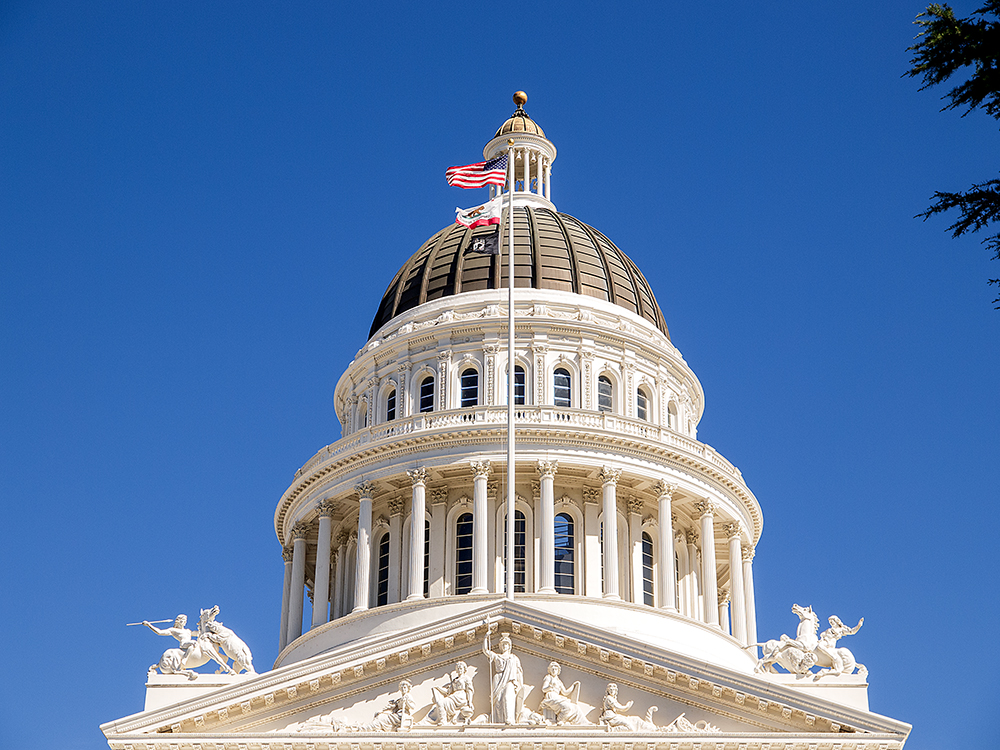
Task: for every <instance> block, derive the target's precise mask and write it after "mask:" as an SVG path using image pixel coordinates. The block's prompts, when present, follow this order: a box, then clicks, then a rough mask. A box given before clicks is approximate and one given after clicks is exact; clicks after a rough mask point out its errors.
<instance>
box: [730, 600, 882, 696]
mask: <svg viewBox="0 0 1000 750" xmlns="http://www.w3.org/2000/svg"><path fill="white" fill-rule="evenodd" d="M792 612H793V613H794V614H795V615H797V616H798V618H799V627H798V630H796V632H795V637H794V638H791V637H790V636H787V635H782V636H781V638H779V639H778V640H770V641H766V642H765V643H751V644H750V645H749V646H746V647H745V648H757V647H759V648H760V649H761V657H760V659H758V660H757V665H756V666H755V667H754V671H755V672H775V673H776V672H777V670H776V669H775V668H774V667H775V665H777V666H779V667H783V668H784V669H786V670H787V671H789V672H791V673H792V674H796V675H800V676H804V675H807V674H811V675H812V676H813V679H814V680H819V679H820V678H822V677H824V676H826V675H834V676H838V675H842V674H843V675H849V674H854V671H855V670H857V672H858V674H859V675H861V676H862V677H864V676H865V675H867V674H868V668H867V667H866V666H865V665H864V664H859V663H858V662H857V660H856V659H855V658H854V654H852V653H851V651H850V649H847V648H843V647H839V648H838V647H837V641H838V640H839V639H840V638H843V637H844V636H846V635H854V634H855V633H857V632H858V631H859V630H861V626H862V625H863V624H864V622H865V618H863V617H862V618H861V619H860V620H858V624H857V625H855V626H854V627H853V628H850V627H848V626H847V625H844V623H843V622H842V621H841V619H840V618H839V617H837V616H836V615H831V616H830V617H829V623H830V627H829V628H827V629H826V630H824V631H823V632H822V633H819V618H818V617H817V616H816V614H815V613H814V612H813V609H812V607H811V606H810V607H800V606H799V605H798V604H793V605H792ZM818 633H819V634H818ZM817 634H818V635H817ZM813 667H820V670H819V671H818V672H815V673H814V672H812V671H811V670H812V668H813Z"/></svg>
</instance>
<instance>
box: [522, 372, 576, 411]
mask: <svg viewBox="0 0 1000 750" xmlns="http://www.w3.org/2000/svg"><path fill="white" fill-rule="evenodd" d="M515 372H516V370H515ZM571 383H572V379H571V378H570V374H569V370H566V369H565V368H562V367H560V368H559V369H557V370H556V371H555V372H554V373H552V401H553V403H554V404H555V405H556V406H571V405H572V395H573V393H572V390H571V385H570V384H571Z"/></svg>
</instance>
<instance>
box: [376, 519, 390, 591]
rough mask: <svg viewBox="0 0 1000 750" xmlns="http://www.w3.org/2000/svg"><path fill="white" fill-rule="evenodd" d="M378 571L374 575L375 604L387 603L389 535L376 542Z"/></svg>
mask: <svg viewBox="0 0 1000 750" xmlns="http://www.w3.org/2000/svg"><path fill="white" fill-rule="evenodd" d="M377 570H378V573H377V575H376V577H375V606H376V607H381V606H382V605H383V604H388V603H389V535H388V534H383V535H382V540H381V541H380V542H379V543H378V568H377Z"/></svg>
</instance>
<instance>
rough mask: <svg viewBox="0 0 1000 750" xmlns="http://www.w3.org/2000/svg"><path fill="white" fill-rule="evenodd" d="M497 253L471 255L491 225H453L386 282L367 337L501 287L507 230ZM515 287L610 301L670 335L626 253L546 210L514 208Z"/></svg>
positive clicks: (575, 222)
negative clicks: (433, 307)
mask: <svg viewBox="0 0 1000 750" xmlns="http://www.w3.org/2000/svg"><path fill="white" fill-rule="evenodd" d="M506 229H507V228H506V224H504V225H503V231H501V233H500V242H501V247H502V249H503V254H501V255H483V254H481V253H477V252H474V251H473V250H472V239H473V238H474V237H479V236H486V235H491V234H493V233H494V232H495V231H496V229H495V228H494V227H477V228H476V229H466V228H465V227H463V226H462V225H461V224H451V225H450V226H447V227H445V228H444V229H442V230H441V231H440V232H438V233H437V234H435V235H434V236H433V237H431V238H430V239H429V240H427V242H425V243H424V244H423V245H421V246H420V249H419V250H417V252H416V253H414V254H413V256H412V257H411V258H410V259H409V260H408V261H406V263H405V264H404V265H403V267H402V268H401V269H399V273H397V274H396V278H394V279H393V280H392V283H391V284H389V288H388V289H386V291H385V294H384V295H383V296H382V302H381V303H380V304H379V307H378V312H377V313H376V314H375V320H374V321H373V322H372V327H371V331H370V332H369V334H368V336H369V338H370V337H371V336H374V335H375V333H376V332H377V331H378V330H379V329H380V328H381V327H382V326H384V325H385V324H386V323H388V322H389V321H390V320H392V319H393V318H394V317H396V316H397V315H399V314H400V313H403V312H406V311H407V310H411V309H413V308H414V307H417V306H418V305H422V304H423V303H425V302H432V301H433V300H436V299H440V298H442V297H449V296H451V295H453V294H461V293H462V292H475V291H480V290H482V289H505V288H506V287H507V260H506V252H507V239H506V237H507V231H506ZM514 286H515V287H520V288H532V289H554V290H556V291H560V292H574V293H576V294H584V295H587V296H589V297H596V298H597V299H602V300H606V301H608V302H613V303H614V304H616V305H619V306H621V307H624V308H625V309H626V310H628V311H629V312H633V313H635V314H637V315H639V316H641V317H643V318H645V319H646V320H648V321H649V322H650V323H652V324H653V325H655V326H656V327H657V328H659V329H660V330H661V331H662V332H663V334H664V335H665V336H667V337H668V338H669V337H670V334H669V332H668V331H667V324H666V321H664V319H663V313H662V312H661V311H660V306H659V305H657V304H656V298H655V297H654V296H653V290H652V289H650V287H649V282H647V281H646V279H645V278H644V277H643V275H642V273H641V272H640V271H639V269H638V268H637V267H636V265H635V263H633V262H632V261H631V260H630V259H629V257H628V256H627V255H625V253H623V252H622V251H621V250H619V249H618V248H617V247H616V246H615V244H614V243H613V242H612V241H611V240H609V239H608V238H607V237H605V236H604V235H603V234H601V233H600V232H598V231H597V230H596V229H594V228H593V227H590V226H587V225H586V224H584V223H583V222H582V221H579V220H578V219H575V218H573V217H572V216H569V215H568V214H563V213H557V212H556V211H552V210H550V209H548V208H535V207H531V206H515V207H514Z"/></svg>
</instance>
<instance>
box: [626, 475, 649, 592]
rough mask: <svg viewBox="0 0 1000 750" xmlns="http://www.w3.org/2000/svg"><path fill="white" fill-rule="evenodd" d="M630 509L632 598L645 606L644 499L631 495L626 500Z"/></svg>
mask: <svg viewBox="0 0 1000 750" xmlns="http://www.w3.org/2000/svg"><path fill="white" fill-rule="evenodd" d="M625 506H626V507H627V508H628V548H629V553H630V554H629V557H630V560H629V567H630V568H631V569H632V586H631V588H632V597H631V600H630V601H632V602H633V603H635V604H645V603H646V597H645V593H646V592H645V591H644V590H643V580H642V574H643V570H642V506H643V502H642V498H638V497H635V496H634V495H630V496H628V497H626V498H625Z"/></svg>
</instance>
